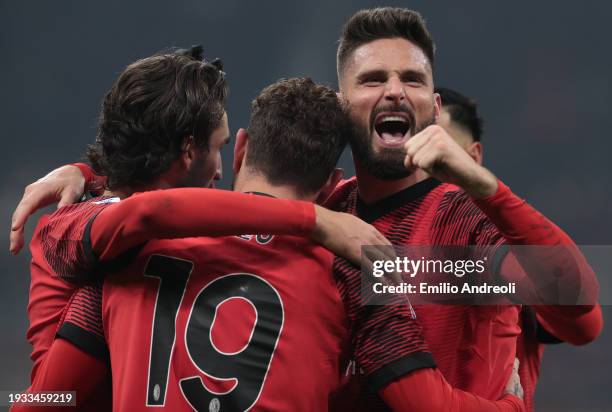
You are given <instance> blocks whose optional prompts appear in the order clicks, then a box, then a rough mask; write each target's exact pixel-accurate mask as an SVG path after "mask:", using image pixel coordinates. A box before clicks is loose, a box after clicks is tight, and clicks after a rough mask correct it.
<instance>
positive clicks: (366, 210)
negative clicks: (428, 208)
mask: <svg viewBox="0 0 612 412" xmlns="http://www.w3.org/2000/svg"><path fill="white" fill-rule="evenodd" d="M440 184H441V183H440V182H439V181H438V180H436V179H434V178H429V179H425V180H423V181H421V182H419V183H416V184H414V185H412V186H410V187H407V188H406V189H404V190H400V191H399V192H397V193H394V194H392V195H391V196H389V197H386V198H384V199H382V200H379V201H378V202H375V203H372V204H366V203H365V202H364V201H363V200H361V197H359V195H357V205H356V207H357V216H359V217H360V218H361V219H363V220H365V221H366V222H368V223H372V222H373V221H375V220H376V219H378V218H380V217H381V216H384V215H386V214H387V213H389V212H391V211H393V210H395V209H397V208H399V207H401V206H403V205H405V204H406V203H409V202H412V201H413V200H416V199H418V198H420V197H421V196H423V195H425V194H427V193H429V192H431V191H432V190H433V189H435V188H436V187H438V186H439V185H440Z"/></svg>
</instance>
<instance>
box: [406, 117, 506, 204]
mask: <svg viewBox="0 0 612 412" xmlns="http://www.w3.org/2000/svg"><path fill="white" fill-rule="evenodd" d="M404 147H405V149H406V153H407V154H406V159H405V161H404V164H405V165H406V167H407V168H411V167H418V168H419V169H422V170H424V171H425V172H427V173H428V174H429V175H430V176H432V177H435V178H436V179H438V180H439V181H441V182H445V183H451V184H454V185H457V186H459V187H461V188H462V189H463V190H465V191H466V192H467V193H468V194H469V195H471V196H473V197H476V198H482V197H486V196H489V195H492V194H494V193H495V192H496V191H497V178H496V177H495V175H493V173H491V172H490V171H488V170H487V169H485V168H484V167H482V166H481V165H479V164H478V163H476V162H475V161H474V159H472V158H471V157H470V155H469V154H468V153H467V152H466V151H465V150H463V148H462V147H461V146H459V144H458V143H457V142H455V140H454V139H453V138H452V137H451V136H450V135H449V134H448V133H447V132H446V130H444V129H443V128H442V127H440V126H438V125H432V126H429V127H426V128H425V129H423V130H422V131H421V132H419V133H417V134H416V135H414V137H412V138H411V139H409V140H408V141H407V142H406V144H405V146H404Z"/></svg>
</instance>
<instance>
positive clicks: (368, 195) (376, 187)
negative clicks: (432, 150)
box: [355, 164, 429, 203]
mask: <svg viewBox="0 0 612 412" xmlns="http://www.w3.org/2000/svg"><path fill="white" fill-rule="evenodd" d="M355 171H356V175H357V189H358V191H359V197H360V198H361V200H363V201H364V202H365V203H375V202H378V201H379V200H382V199H385V198H387V197H389V196H391V195H394V194H395V193H397V192H400V191H402V190H404V189H407V188H409V187H410V186H414V185H415V184H417V183H419V182H422V181H423V180H425V179H427V178H429V175H428V174H427V173H425V172H424V171H423V170H421V169H416V170H415V171H414V172H413V173H412V174H410V176H406V177H404V178H401V179H395V180H383V179H380V178H377V177H375V176H373V175H372V174H371V173H369V172H367V171H365V170H363V169H362V168H361V167H360V166H359V164H355Z"/></svg>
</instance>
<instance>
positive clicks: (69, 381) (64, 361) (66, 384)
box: [11, 338, 110, 412]
mask: <svg viewBox="0 0 612 412" xmlns="http://www.w3.org/2000/svg"><path fill="white" fill-rule="evenodd" d="M109 378H110V369H109V366H108V363H107V362H106V361H104V360H102V359H100V358H98V357H96V356H93V355H91V354H89V353H88V352H86V351H84V350H82V349H80V348H79V347H77V346H75V345H74V344H72V343H70V342H69V341H67V340H64V339H61V338H59V339H56V340H55V341H54V342H53V343H52V344H51V346H50V348H49V351H48V352H47V354H46V355H45V360H44V361H43V362H42V363H41V365H40V367H39V369H38V371H37V373H36V376H35V377H34V380H33V381H32V385H31V386H30V388H29V389H28V392H30V393H35V392H41V391H42V392H46V391H75V392H76V399H77V404H78V405H81V404H83V403H85V402H87V400H88V399H89V398H90V396H91V395H93V394H94V393H96V390H97V389H98V388H99V386H100V385H102V384H104V383H105V381H106V380H107V379H109ZM74 409H75V408H74V406H64V407H62V406H56V407H53V408H51V407H45V408H44V410H54V411H73V410H74ZM39 410H40V406H34V405H28V404H15V405H14V406H13V407H11V411H13V412H30V411H34V412H35V411H39Z"/></svg>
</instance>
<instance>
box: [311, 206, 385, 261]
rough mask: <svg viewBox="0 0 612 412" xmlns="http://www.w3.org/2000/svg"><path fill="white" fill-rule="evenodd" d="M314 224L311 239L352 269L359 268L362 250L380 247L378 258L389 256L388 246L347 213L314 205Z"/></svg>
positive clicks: (381, 236) (364, 224) (374, 229)
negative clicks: (345, 262) (353, 267)
mask: <svg viewBox="0 0 612 412" xmlns="http://www.w3.org/2000/svg"><path fill="white" fill-rule="evenodd" d="M315 210H316V213H317V224H316V227H315V230H314V231H313V233H312V239H313V240H314V241H315V242H317V243H319V244H320V245H321V246H323V247H325V248H326V249H328V250H330V251H331V252H333V253H334V254H336V255H338V256H341V257H343V258H345V259H347V260H349V261H350V262H351V263H353V264H354V265H356V266H360V265H361V247H362V246H369V245H374V246H384V247H381V248H380V249H381V251H382V252H381V254H382V255H383V256H386V258H388V259H392V258H393V256H387V254H388V253H390V252H392V250H393V248H392V247H389V246H391V242H389V241H388V240H387V238H386V237H384V236H383V235H382V234H381V233H380V232H379V231H378V230H377V229H376V228H375V227H374V226H372V225H370V224H368V223H366V222H364V221H363V220H361V219H359V218H358V217H355V216H353V215H350V214H348V213H341V212H333V211H331V210H328V209H326V208H324V207H321V206H318V205H315ZM385 253H386V254H385Z"/></svg>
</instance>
